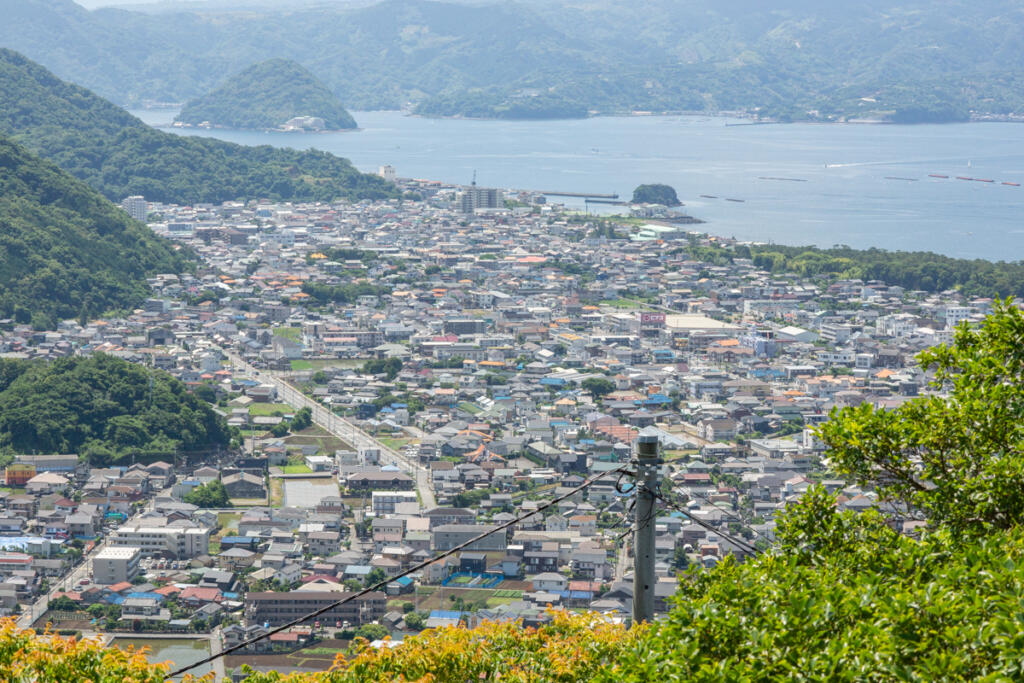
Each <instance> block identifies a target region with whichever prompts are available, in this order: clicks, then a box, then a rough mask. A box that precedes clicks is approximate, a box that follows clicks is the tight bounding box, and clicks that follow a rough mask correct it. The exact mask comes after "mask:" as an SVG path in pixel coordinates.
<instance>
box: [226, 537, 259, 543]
mask: <svg viewBox="0 0 1024 683" xmlns="http://www.w3.org/2000/svg"><path fill="white" fill-rule="evenodd" d="M259 541H260V539H258V538H257V537H255V536H225V537H224V538H222V539H220V542H221V545H223V544H225V543H233V544H240V543H248V544H249V545H255V544H257V543H259Z"/></svg>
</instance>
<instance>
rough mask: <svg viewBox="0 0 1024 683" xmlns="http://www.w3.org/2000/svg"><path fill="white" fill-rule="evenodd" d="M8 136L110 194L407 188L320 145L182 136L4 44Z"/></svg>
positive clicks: (0, 53)
mask: <svg viewBox="0 0 1024 683" xmlns="http://www.w3.org/2000/svg"><path fill="white" fill-rule="evenodd" d="M0 134H6V135H10V136H13V137H15V139H17V140H18V141H19V142H22V143H23V144H25V145H26V146H27V147H29V148H30V149H32V150H33V151H34V152H36V153H38V154H39V155H41V156H43V157H45V158H48V159H51V160H52V161H54V162H55V163H56V164H57V165H58V166H60V167H61V168H63V169H65V170H66V171H68V172H69V173H71V174H72V175H74V176H76V177H78V178H81V179H82V180H84V181H85V182H87V183H88V184H89V185H91V186H92V187H94V188H95V189H97V190H99V191H100V192H101V193H103V194H104V195H106V196H107V197H108V198H110V199H113V200H120V199H122V198H124V197H125V196H128V195H135V194H140V195H143V196H144V197H146V199H148V200H150V201H159V202H172V203H178V204H192V203H197V202H222V201H226V200H234V199H252V198H269V199H273V200H278V201H332V200H335V199H363V198H370V199H375V198H385V197H392V196H397V190H396V189H395V187H394V185H392V184H391V183H388V182H386V181H384V180H383V179H382V178H380V177H378V176H374V175H369V174H365V173H360V172H359V171H357V170H356V169H355V168H354V167H353V166H352V164H351V163H349V162H348V160H346V159H342V158H340V157H336V156H334V155H331V154H327V153H325V152H319V151H316V150H306V151H297V150H292V149H278V148H275V147H270V146H269V145H262V146H259V147H246V146H244V145H236V144H233V143H229V142H223V141H221V140H215V139H212V138H195V137H182V136H179V135H173V134H171V133H164V132H162V131H158V130H155V129H153V128H150V127H149V126H147V125H145V124H144V123H142V121H140V120H139V119H137V118H135V117H134V116H131V115H130V114H128V113H127V112H125V111H124V110H123V109H121V108H120V107H117V106H116V105H114V104H111V103H110V102H108V101H106V100H104V99H102V98H100V97H98V96H96V95H94V94H93V93H91V92H89V91H88V90H85V89H84V88H81V87H79V86H77V85H72V84H70V83H65V82H63V81H61V80H60V79H58V78H57V77H55V76H54V75H53V74H51V73H50V72H48V71H47V70H46V69H44V68H43V67H41V66H39V65H38V64H36V63H34V62H32V61H31V60H29V59H27V58H25V57H23V56H22V55H20V54H18V53H16V52H13V51H11V50H5V49H0Z"/></svg>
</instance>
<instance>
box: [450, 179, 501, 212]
mask: <svg viewBox="0 0 1024 683" xmlns="http://www.w3.org/2000/svg"><path fill="white" fill-rule="evenodd" d="M458 201H459V211H461V212H462V213H473V212H474V211H476V210H477V209H497V208H498V207H500V206H503V205H504V201H505V196H504V193H503V192H502V191H501V190H497V189H495V188H493V187H477V186H476V185H470V186H469V187H467V188H466V189H464V190H463V191H462V192H461V193H460V194H459V200H458Z"/></svg>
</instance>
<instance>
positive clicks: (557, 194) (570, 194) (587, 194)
mask: <svg viewBox="0 0 1024 683" xmlns="http://www.w3.org/2000/svg"><path fill="white" fill-rule="evenodd" d="M536 194H543V195H548V196H551V197H593V198H594V199H618V198H619V195H617V194H598V193H594V192H553V191H551V192H549V191H547V190H538V191H536Z"/></svg>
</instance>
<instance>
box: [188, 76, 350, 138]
mask: <svg viewBox="0 0 1024 683" xmlns="http://www.w3.org/2000/svg"><path fill="white" fill-rule="evenodd" d="M295 116H317V117H320V118H322V119H323V120H324V128H325V129H326V130H340V129H344V128H355V127H356V122H355V119H353V118H352V115H351V114H349V113H348V111H346V110H345V107H344V106H343V105H342V103H341V101H340V100H338V98H337V96H336V95H334V93H332V92H331V91H330V90H329V89H328V88H327V86H325V85H324V84H323V83H321V82H320V81H318V80H317V79H316V77H315V76H314V75H313V74H311V73H310V72H309V71H308V70H306V69H304V68H303V67H302V66H300V65H298V64H296V63H295V62H293V61H291V60H288V59H269V60H267V61H265V62H260V63H259V64H253V65H252V66H251V67H249V68H248V69H245V70H244V71H242V72H241V73H237V74H234V75H232V76H229V77H228V79H227V80H226V81H225V82H224V83H223V84H222V85H221V86H220V87H219V88H217V89H216V90H214V91H213V92H211V93H208V94H206V95H203V96H201V97H198V98H196V99H194V100H191V101H190V102H188V103H187V104H186V105H185V107H184V108H183V109H182V110H181V113H180V114H178V117H177V118H176V119H175V120H176V121H181V122H183V123H189V124H193V125H195V124H199V123H203V122H204V121H208V122H209V123H211V124H212V125H214V126H222V127H225V128H261V129H266V128H279V127H280V126H282V125H283V124H284V123H285V122H286V121H288V120H289V119H291V118H292V117H295Z"/></svg>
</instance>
